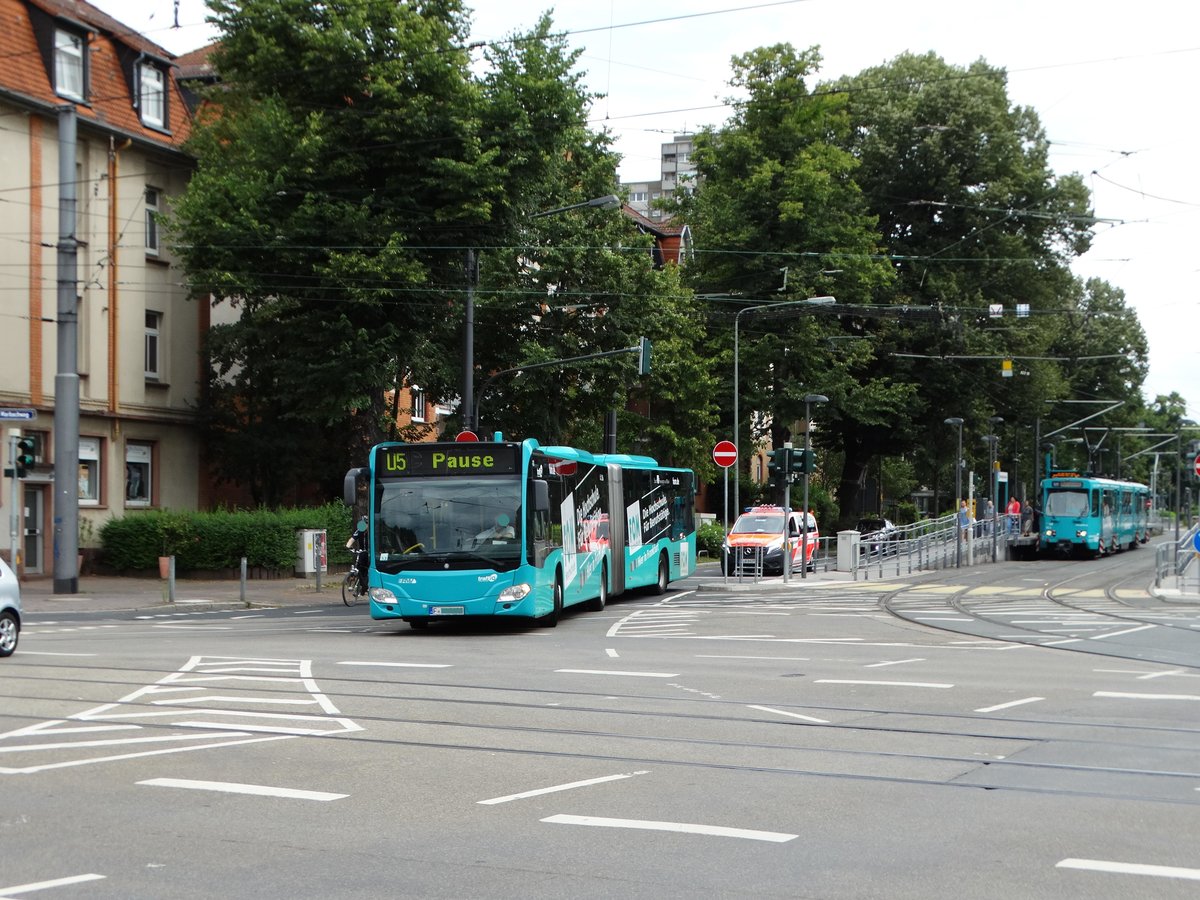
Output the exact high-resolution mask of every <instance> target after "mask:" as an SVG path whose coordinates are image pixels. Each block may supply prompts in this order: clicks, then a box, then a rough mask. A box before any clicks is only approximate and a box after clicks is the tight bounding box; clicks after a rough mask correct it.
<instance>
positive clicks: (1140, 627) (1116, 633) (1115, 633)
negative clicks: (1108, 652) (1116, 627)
mask: <svg viewBox="0 0 1200 900" xmlns="http://www.w3.org/2000/svg"><path fill="white" fill-rule="evenodd" d="M1157 627H1158V626H1157V625H1138V626H1136V627H1134V628H1126V629H1125V630H1124V631H1111V632H1109V633H1108V634H1098V635H1096V636H1095V637H1094V638H1092V640H1093V641H1102V640H1104V639H1105V638H1110V637H1119V636H1120V635H1122V634H1133V633H1134V632H1135V631H1145V630H1146V629H1147V628H1157Z"/></svg>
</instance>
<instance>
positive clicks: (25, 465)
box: [13, 437, 33, 478]
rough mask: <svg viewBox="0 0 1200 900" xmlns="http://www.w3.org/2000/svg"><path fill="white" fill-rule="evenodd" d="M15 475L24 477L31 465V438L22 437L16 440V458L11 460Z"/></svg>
mask: <svg viewBox="0 0 1200 900" xmlns="http://www.w3.org/2000/svg"><path fill="white" fill-rule="evenodd" d="M13 465H14V466H15V467H16V470H17V477H18V478H24V477H25V476H26V475H28V474H29V470H30V469H31V468H32V467H33V438H31V437H23V438H21V439H20V440H18V441H17V458H16V459H15V460H14V461H13Z"/></svg>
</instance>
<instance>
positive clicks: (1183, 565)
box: [1154, 523, 1200, 588]
mask: <svg viewBox="0 0 1200 900" xmlns="http://www.w3.org/2000/svg"><path fill="white" fill-rule="evenodd" d="M1197 531H1200V523H1195V524H1193V525H1192V527H1191V528H1189V529H1188V530H1187V533H1186V534H1183V535H1182V536H1180V538H1179V540H1178V541H1164V542H1163V543H1161V544H1159V545H1158V546H1157V547H1155V548H1154V586H1155V587H1157V588H1161V587H1163V585H1164V583H1165V582H1167V580H1168V579H1170V580H1171V581H1174V582H1175V583H1174V584H1173V585H1171V586H1172V587H1179V588H1182V587H1183V584H1184V577H1183V576H1184V575H1185V574H1186V573H1187V569H1188V566H1189V565H1191V564H1192V562H1193V560H1195V559H1196V553H1195V552H1194V551H1193V549H1192V547H1193V542H1194V541H1195V540H1196V532H1197Z"/></svg>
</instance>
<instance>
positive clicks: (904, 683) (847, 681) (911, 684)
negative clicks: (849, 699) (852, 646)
mask: <svg viewBox="0 0 1200 900" xmlns="http://www.w3.org/2000/svg"><path fill="white" fill-rule="evenodd" d="M817 684H880V685H887V686H890V687H927V688H952V687H954V685H952V684H943V683H942V682H939V681H854V680H851V679H849V678H818V679H817Z"/></svg>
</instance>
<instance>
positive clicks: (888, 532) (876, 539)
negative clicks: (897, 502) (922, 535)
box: [854, 517, 900, 556]
mask: <svg viewBox="0 0 1200 900" xmlns="http://www.w3.org/2000/svg"><path fill="white" fill-rule="evenodd" d="M854 530H855V531H857V532H858V533H859V534H861V535H862V537H861V538H860V539H859V542H858V545H859V546H860V547H866V548H867V550H868V552H870V553H882V554H883V555H884V556H887V555H889V554H892V553H897V552H899V550H900V529H898V528H897V527H896V526H895V525H893V524H892V522H891V521H890V520H888V519H884V518H881V517H873V518H865V519H859V520H858V524H857V525H855V526H854Z"/></svg>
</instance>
